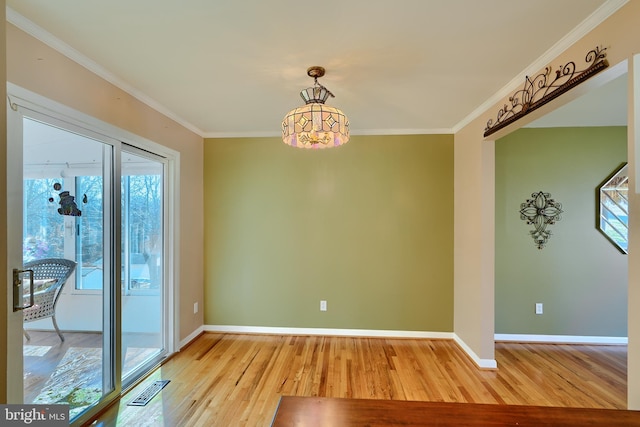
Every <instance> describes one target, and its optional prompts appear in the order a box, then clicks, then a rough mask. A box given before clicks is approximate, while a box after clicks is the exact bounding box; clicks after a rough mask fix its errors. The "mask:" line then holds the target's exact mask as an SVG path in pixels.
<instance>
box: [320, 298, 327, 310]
mask: <svg viewBox="0 0 640 427" xmlns="http://www.w3.org/2000/svg"><path fill="white" fill-rule="evenodd" d="M320 311H327V302H326V301H325V300H320Z"/></svg>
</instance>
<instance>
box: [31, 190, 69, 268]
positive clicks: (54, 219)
mask: <svg viewBox="0 0 640 427" xmlns="http://www.w3.org/2000/svg"><path fill="white" fill-rule="evenodd" d="M56 183H59V184H60V185H63V184H64V181H63V180H61V179H51V178H44V179H25V180H24V199H23V200H24V209H23V212H24V220H23V223H24V227H23V236H22V237H23V242H24V243H23V246H22V258H23V262H27V261H32V260H34V259H40V258H63V257H64V231H65V217H63V216H62V215H60V214H58V211H57V205H56V204H55V202H54V201H55V197H57V192H56V191H55V190H54V185H55V184H56Z"/></svg>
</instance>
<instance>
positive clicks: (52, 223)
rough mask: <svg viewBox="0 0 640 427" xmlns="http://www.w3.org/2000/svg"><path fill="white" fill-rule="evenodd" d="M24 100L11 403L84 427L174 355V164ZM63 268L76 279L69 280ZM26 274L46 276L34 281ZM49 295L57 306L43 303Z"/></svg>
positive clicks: (14, 187)
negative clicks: (53, 409) (64, 411)
mask: <svg viewBox="0 0 640 427" xmlns="http://www.w3.org/2000/svg"><path fill="white" fill-rule="evenodd" d="M14 99H17V100H18V102H17V103H11V104H10V107H11V108H10V109H8V129H9V132H8V153H7V155H8V158H9V159H10V161H9V163H10V164H11V167H8V173H7V185H8V188H10V189H11V191H10V192H9V196H8V200H7V213H8V223H9V227H8V229H9V230H10V234H9V237H8V247H9V254H8V257H7V262H8V263H9V266H10V268H11V269H15V270H16V271H18V273H17V274H18V281H17V282H16V283H18V285H17V286H13V287H12V288H11V290H10V298H11V299H12V300H13V301H14V305H15V306H16V307H17V308H16V310H15V311H14V313H13V314H12V315H10V319H9V329H8V330H9V335H10V340H9V341H10V343H11V349H10V350H8V351H7V354H8V358H9V363H10V365H11V366H12V368H15V369H12V371H11V372H9V373H8V383H10V384H12V386H11V392H10V393H9V401H10V402H11V403H31V404H48V405H51V404H64V405H69V409H70V415H71V421H72V424H74V425H75V424H78V425H79V424H81V423H83V422H86V421H87V420H88V419H89V417H90V416H91V414H94V413H96V412H97V411H98V410H100V409H101V408H104V407H105V405H106V404H108V403H109V402H110V401H112V400H114V399H115V398H117V397H118V395H120V394H121V392H122V390H123V389H126V388H127V387H129V386H130V385H133V384H134V383H135V381H136V380H138V379H139V378H141V377H142V376H143V375H144V374H146V373H147V372H148V371H149V370H150V369H152V368H153V367H155V366H157V365H158V364H159V362H160V361H161V360H162V359H163V358H165V357H166V356H167V355H168V354H169V353H170V352H171V351H173V350H172V349H173V345H174V340H173V339H172V335H173V333H174V327H173V323H172V320H171V319H173V317H172V313H173V310H172V306H173V304H174V299H173V298H172V292H173V291H172V289H173V288H172V282H171V280H170V278H171V274H170V273H168V272H171V271H172V269H171V265H172V263H173V256H175V255H174V253H173V251H172V249H171V244H169V243H170V242H171V241H172V236H171V235H169V234H168V231H167V230H169V229H172V228H171V227H170V224H171V221H172V215H173V213H172V212H173V211H172V210H171V209H170V204H169V201H170V200H171V194H170V193H169V189H170V188H172V186H171V185H170V184H171V182H170V181H169V179H168V176H171V173H170V172H171V167H172V165H173V163H172V162H173V161H174V160H172V159H167V158H166V157H164V156H162V155H159V154H154V153H153V152H152V151H153V148H160V151H161V152H162V147H159V146H157V145H155V144H153V143H151V142H150V141H146V140H140V141H139V142H140V145H141V146H143V147H144V149H142V148H139V147H135V146H134V145H135V143H136V137H135V136H131V135H130V134H127V133H126V132H124V131H120V130H118V129H116V128H113V127H110V126H108V125H106V124H104V123H101V122H98V121H95V120H94V122H95V123H94V124H96V126H95V127H94V126H91V125H90V124H89V123H91V122H92V119H90V118H86V117H83V118H82V120H75V119H74V118H73V117H69V116H63V115H59V114H56V113H55V111H56V109H58V108H59V109H64V107H61V106H55V105H54V107H55V108H51V107H49V108H42V107H40V106H38V105H34V104H32V103H31V102H29V101H26V100H24V99H20V98H14ZM43 102H45V104H46V103H47V102H48V101H46V100H45V101H43ZM105 129H107V130H106V131H105ZM111 134H115V137H114V135H111ZM119 135H125V136H126V137H127V138H129V139H130V141H128V143H124V142H122V141H121V140H120V139H118V136H119ZM40 264H46V265H47V267H46V268H41V267H40V266H39V265H40ZM58 264H61V265H64V266H66V267H58V266H57V265H58ZM51 265H56V267H51ZM63 268H68V269H69V270H68V271H67V272H66V273H68V274H66V273H65V274H66V275H65V274H61V275H60V277H63V276H64V277H63V279H58V275H57V274H58V273H57V272H58V270H60V269H63ZM20 270H33V271H34V272H36V271H38V273H35V278H34V279H33V280H32V278H31V277H30V276H29V274H28V273H19V271H20ZM40 271H42V273H40ZM45 294H46V295H49V296H50V298H49V300H47V301H48V302H43V301H45V300H44V299H42V300H41V299H39V298H41V297H42V296H44V295H45ZM31 296H33V297H34V300H35V301H36V303H35V304H33V307H28V306H30V305H31ZM44 307H46V308H47V310H44V309H43V308H44ZM21 337H22V339H21ZM20 340H21V342H20ZM18 348H19V350H18Z"/></svg>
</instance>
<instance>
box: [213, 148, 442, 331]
mask: <svg viewBox="0 0 640 427" xmlns="http://www.w3.org/2000/svg"><path fill="white" fill-rule="evenodd" d="M204 153H205V159H204V168H205V174H204V191H205V286H204V294H205V324H209V325H245V326H271V327H299V328H344V329H375V330H412V331H439V332H451V331H452V330H453V136H451V135H407V136H384V137H382V136H353V137H352V138H351V141H350V142H349V143H348V144H346V145H344V146H342V147H339V148H336V149H328V150H302V149H295V148H292V147H288V146H286V145H284V144H283V143H282V142H281V140H280V139H279V138H233V139H207V140H205V149H204ZM320 300H326V301H327V302H328V310H327V311H326V312H321V311H320V310H319V305H320Z"/></svg>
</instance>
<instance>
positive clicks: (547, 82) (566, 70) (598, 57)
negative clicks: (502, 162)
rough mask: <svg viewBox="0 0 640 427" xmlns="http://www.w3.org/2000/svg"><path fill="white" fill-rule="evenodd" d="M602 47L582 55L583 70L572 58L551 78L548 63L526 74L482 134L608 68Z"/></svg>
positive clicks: (536, 107)
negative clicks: (536, 72) (539, 71)
mask: <svg viewBox="0 0 640 427" xmlns="http://www.w3.org/2000/svg"><path fill="white" fill-rule="evenodd" d="M605 50H606V48H602V47H597V48H595V49H593V50H591V51H589V52H588V53H587V56H586V57H585V62H586V63H587V64H588V65H587V68H585V69H584V70H580V71H578V70H576V64H575V62H573V61H571V62H568V63H567V64H565V65H563V66H562V67H560V68H558V69H557V70H556V73H555V78H553V79H552V78H551V67H547V68H545V70H544V72H542V73H540V74H538V75H537V76H536V77H534V78H533V79H531V78H529V76H526V77H525V82H524V86H523V88H522V89H519V90H517V91H516V92H515V93H514V94H513V95H511V96H510V97H509V102H510V103H511V105H507V104H504V107H502V108H501V109H500V111H498V114H497V117H496V120H495V123H494V121H493V119H489V121H488V122H487V127H486V128H485V129H484V136H488V135H491V134H492V133H494V132H496V131H498V130H499V129H502V128H503V127H505V126H507V125H508V124H510V123H513V122H514V121H516V120H518V119H519V118H521V117H523V116H525V115H527V114H529V113H530V112H532V111H534V110H536V109H538V108H540V107H542V106H543V105H545V104H546V103H548V102H549V101H551V100H553V99H555V98H557V97H558V96H560V95H562V94H563V93H565V92H567V91H568V90H569V89H571V88H573V87H575V86H577V85H579V84H580V83H582V82H584V81H585V80H587V79H588V78H590V77H592V76H594V75H595V74H597V73H599V72H600V71H602V70H604V69H605V68H607V67H608V66H609V62H608V61H607V59H606V56H607V54H606V52H605Z"/></svg>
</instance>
